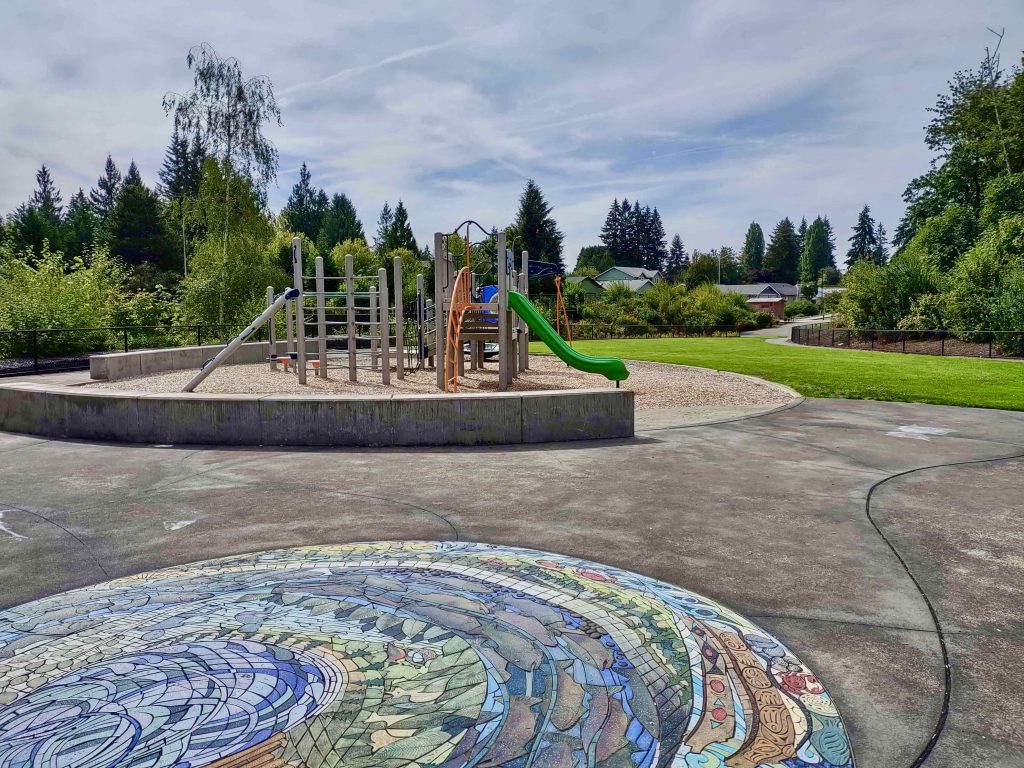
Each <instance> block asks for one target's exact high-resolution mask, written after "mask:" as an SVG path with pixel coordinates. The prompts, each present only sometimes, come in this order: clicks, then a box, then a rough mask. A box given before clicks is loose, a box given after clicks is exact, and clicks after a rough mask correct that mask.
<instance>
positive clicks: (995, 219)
mask: <svg viewBox="0 0 1024 768" xmlns="http://www.w3.org/2000/svg"><path fill="white" fill-rule="evenodd" d="M1022 213H1024V173H1015V174H1013V175H1012V176H997V177H996V178H994V179H992V181H990V182H989V183H988V184H987V185H986V186H985V198H984V201H983V202H982V205H981V223H982V224H983V225H984V226H985V227H991V226H994V225H996V224H998V223H999V220H1000V219H1002V218H1005V217H1006V216H1016V215H1018V214H1022Z"/></svg>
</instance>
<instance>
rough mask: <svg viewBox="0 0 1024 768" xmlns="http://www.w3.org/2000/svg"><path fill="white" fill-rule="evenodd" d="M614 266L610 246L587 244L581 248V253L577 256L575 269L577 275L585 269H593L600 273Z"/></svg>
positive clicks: (595, 272)
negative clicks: (609, 250)
mask: <svg viewBox="0 0 1024 768" xmlns="http://www.w3.org/2000/svg"><path fill="white" fill-rule="evenodd" d="M612 266H614V262H613V261H612V257H611V254H610V253H609V252H608V246H605V245H585V246H583V247H582V248H580V255H579V256H577V257H576V266H575V268H574V269H573V272H575V273H576V274H577V275H579V274H583V273H584V270H593V271H594V274H596V275H599V274H601V273H602V272H604V271H605V270H606V269H608V268H609V267H612Z"/></svg>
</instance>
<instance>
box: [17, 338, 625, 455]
mask: <svg viewBox="0 0 1024 768" xmlns="http://www.w3.org/2000/svg"><path fill="white" fill-rule="evenodd" d="M253 346H257V345H253ZM263 346H264V347H265V346H266V345H263ZM204 359H205V358H204ZM0 430H7V431H10V432H23V433H27V434H32V435H41V436H44V437H57V438H80V439H87V440H111V441H117V442H128V443H186V444H188V443H191V444H200V445H293V446H298V445H304V446H318V445H319V446H332V445H333V446H417V445H486V444H507V443H542V442H559V441H565V440H587V439H607V438H624V437H632V436H633V392H632V391H630V390H627V389H596V390H569V391H552V392H528V393H516V392H506V393H495V394H485V395H476V394H473V395H440V394H438V395H404V396H399V397H391V398H373V397H365V398H356V397H338V396H329V395H321V396H307V395H291V396H288V395H267V396H263V397H260V396H254V395H209V394H206V395H204V394H196V393H177V394H160V395H154V394H143V393H139V392H114V391H106V390H104V391H98V390H89V389H87V388H81V387H63V386H57V385H44V384H36V383H11V384H2V385H0Z"/></svg>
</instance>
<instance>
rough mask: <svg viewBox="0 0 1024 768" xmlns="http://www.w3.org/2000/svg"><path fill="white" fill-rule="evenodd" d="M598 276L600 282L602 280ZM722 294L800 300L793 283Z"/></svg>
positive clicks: (725, 288)
mask: <svg viewBox="0 0 1024 768" xmlns="http://www.w3.org/2000/svg"><path fill="white" fill-rule="evenodd" d="M600 279H601V278H600V276H598V280H600ZM718 290H720V291H721V292H722V293H738V294H740V295H741V296H742V297H743V298H745V299H747V300H748V301H749V300H750V299H753V298H757V299H780V298H781V299H784V300H785V301H787V302H790V301H793V300H794V299H799V298H800V287H799V286H796V285H792V284H791V283H747V284H745V285H719V286H718Z"/></svg>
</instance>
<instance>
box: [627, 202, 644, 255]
mask: <svg viewBox="0 0 1024 768" xmlns="http://www.w3.org/2000/svg"><path fill="white" fill-rule="evenodd" d="M622 203H623V211H624V213H625V217H624V221H623V224H624V227H623V233H624V241H625V243H624V246H625V247H624V248H623V254H622V266H625V267H642V266H643V251H644V223H645V222H644V212H643V209H642V208H640V201H639V200H636V201H634V202H633V205H632V206H630V204H629V201H628V200H625V199H623V201H622Z"/></svg>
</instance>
